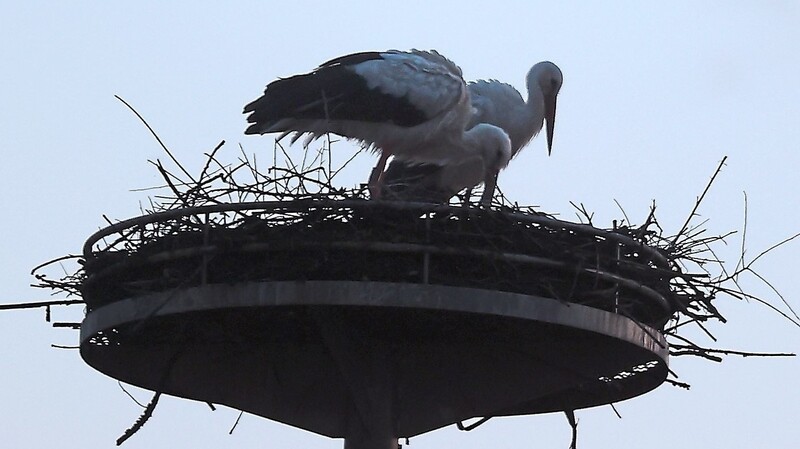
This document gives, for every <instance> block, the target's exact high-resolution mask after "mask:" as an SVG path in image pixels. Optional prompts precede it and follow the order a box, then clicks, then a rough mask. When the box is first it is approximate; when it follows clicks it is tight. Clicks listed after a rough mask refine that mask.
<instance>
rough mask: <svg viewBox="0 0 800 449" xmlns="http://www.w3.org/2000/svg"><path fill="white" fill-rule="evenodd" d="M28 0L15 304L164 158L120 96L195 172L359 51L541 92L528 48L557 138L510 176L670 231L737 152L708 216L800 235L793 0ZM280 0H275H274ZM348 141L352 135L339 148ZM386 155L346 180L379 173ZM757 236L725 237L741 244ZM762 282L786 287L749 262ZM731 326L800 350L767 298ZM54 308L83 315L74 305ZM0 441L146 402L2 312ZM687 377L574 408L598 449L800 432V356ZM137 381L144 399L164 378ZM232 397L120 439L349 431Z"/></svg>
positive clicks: (424, 441)
mask: <svg viewBox="0 0 800 449" xmlns="http://www.w3.org/2000/svg"><path fill="white" fill-rule="evenodd" d="M160 3H161V2H138V3H136V4H132V5H119V4H113V5H112V4H111V3H106V2H102V3H101V2H96V3H94V4H88V3H85V4H80V5H79V4H74V3H68V2H17V3H15V4H11V3H9V4H4V5H3V6H2V7H0V40H2V42H3V44H2V45H1V46H0V60H2V67H3V68H2V69H1V70H0V74H2V75H1V77H0V79H1V80H2V84H1V85H0V105H2V106H1V107H0V131H2V142H3V143H2V146H3V153H2V154H3V159H2V162H3V163H2V164H0V183H2V190H0V191H2V192H4V195H3V199H2V203H3V209H4V210H5V211H6V212H5V214H4V217H3V219H2V220H0V239H2V243H1V244H0V248H2V251H0V257H1V258H2V268H3V269H2V270H0V278H2V285H3V286H4V290H3V294H2V297H0V301H1V302H21V301H33V300H43V299H47V297H48V296H47V292H45V291H37V290H33V289H30V288H29V287H28V284H30V283H31V282H32V281H33V279H32V278H31V277H30V276H29V274H28V272H29V270H30V269H31V268H32V267H33V266H35V265H37V264H38V263H40V262H43V261H45V260H48V259H51V258H54V257H57V256H60V255H63V254H67V253H76V252H78V251H79V250H80V247H81V245H82V243H83V241H84V240H85V238H86V237H88V236H89V234H91V233H92V232H94V231H95V230H96V229H97V228H98V227H99V226H102V224H103V220H102V217H101V215H102V214H106V215H108V216H109V217H112V218H118V219H122V218H127V217H130V216H133V215H137V214H138V213H139V207H138V203H139V201H142V200H144V199H145V198H146V194H145V193H141V192H131V189H134V188H140V187H148V186H151V185H154V184H157V183H158V177H157V173H156V171H155V170H154V169H153V168H152V167H151V166H150V165H149V164H148V163H147V159H155V158H161V159H165V155H164V154H163V152H162V150H161V149H160V148H159V146H158V145H157V143H156V142H155V141H154V140H153V139H152V138H151V136H150V135H149V134H148V132H147V130H146V129H145V128H144V127H143V126H142V125H141V124H140V123H139V122H138V121H137V119H136V118H135V117H134V116H133V115H132V114H131V113H130V112H129V111H128V110H126V108H125V107H124V106H123V105H122V104H120V103H119V102H118V101H117V100H115V99H114V97H113V96H114V95H115V94H118V95H120V96H122V97H124V98H125V99H126V100H128V101H129V102H130V103H131V104H133V105H134V107H136V108H137V109H138V110H139V112H141V113H142V114H143V115H144V116H145V118H146V119H147V120H148V121H149V123H150V124H151V125H152V126H154V127H155V129H156V130H157V132H158V133H159V135H160V136H161V138H162V139H163V140H164V142H165V143H166V144H167V145H168V146H169V147H170V149H171V150H172V151H173V152H174V153H175V154H176V155H177V157H179V158H180V159H181V160H182V161H183V162H185V163H186V165H187V166H188V167H189V168H190V169H195V170H197V169H199V168H200V166H201V164H202V163H203V156H202V152H204V151H209V150H211V149H212V148H213V147H214V146H215V145H216V144H217V143H218V142H219V141H220V140H222V139H225V140H227V141H228V145H227V150H228V151H227V152H226V153H225V154H227V155H228V156H229V157H230V158H231V159H233V158H235V156H236V151H237V149H236V147H237V145H238V143H242V145H243V146H244V148H245V150H246V151H247V152H248V153H258V154H264V157H268V155H270V156H271V149H272V139H271V137H269V136H264V137H252V136H248V137H245V136H244V135H243V134H242V132H243V130H244V127H245V121H244V116H242V114H241V107H242V106H243V105H244V104H245V103H246V102H248V101H250V100H252V99H254V98H256V97H257V96H258V95H260V93H261V92H262V90H263V87H264V85H265V84H266V83H267V82H269V81H271V80H273V79H275V78H276V77H280V76H289V75H292V74H295V73H299V72H305V71H308V70H310V69H312V68H313V67H314V66H316V65H317V64H319V63H321V62H323V61H325V60H328V59H330V58H332V57H335V56H338V55H341V54H346V53H350V52H354V51H362V50H383V49H389V48H398V49H408V48H412V47H417V48H422V49H428V48H435V49H437V50H439V51H441V52H442V53H443V54H445V55H446V56H448V57H449V58H451V59H453V60H454V61H455V62H457V63H458V64H459V65H460V66H461V67H462V69H463V71H464V74H465V77H467V78H468V79H476V78H497V79H501V80H503V81H506V82H509V83H511V84H513V85H515V86H517V88H519V89H524V87H525V86H524V75H525V73H526V72H527V70H528V69H529V68H530V66H531V65H532V64H534V63H535V62H537V61H540V60H552V61H553V62H555V63H556V64H558V65H559V66H560V67H561V69H562V71H563V73H564V86H563V88H562V90H561V94H560V96H559V105H558V117H557V122H556V129H555V139H554V144H553V155H552V157H549V158H548V157H547V156H546V150H545V145H544V142H543V139H535V140H534V141H533V143H532V144H531V145H530V146H529V147H528V148H526V149H525V150H523V152H522V154H521V155H520V156H519V157H517V158H516V159H515V160H514V161H513V162H512V164H511V166H510V167H509V168H508V169H507V170H506V171H505V172H503V173H502V174H501V176H500V180H499V185H500V187H501V188H502V189H503V191H504V192H505V193H506V195H507V196H509V197H510V198H511V199H513V200H516V201H518V202H520V203H525V204H535V205H538V206H540V207H541V209H542V210H544V211H547V212H550V213H559V214H561V217H562V218H566V219H574V218H575V215H574V212H573V210H572V208H571V206H570V205H569V201H574V202H582V203H584V204H585V205H586V206H587V208H588V209H590V210H593V211H595V212H596V215H595V223H596V224H597V225H599V226H610V225H611V220H612V219H615V218H620V217H621V215H622V214H621V212H620V211H619V210H618V209H617V206H616V205H615V204H614V199H616V200H617V201H619V202H620V203H621V204H622V205H623V207H624V208H625V211H626V212H627V214H628V215H629V216H630V217H631V219H632V220H633V221H634V222H636V223H641V222H642V221H643V220H644V218H645V217H646V215H647V212H648V207H649V205H650V203H651V201H652V200H653V199H655V200H656V202H657V204H658V216H659V219H660V222H661V224H662V226H663V227H664V228H665V230H666V231H667V232H668V233H669V232H675V231H677V229H678V228H679V227H680V225H681V224H682V222H683V220H684V219H685V218H686V215H687V214H688V213H689V210H690V209H691V207H692V205H693V202H694V199H695V197H696V195H698V194H699V193H700V192H701V191H702V189H703V187H704V186H705V184H706V182H707V180H708V177H709V176H710V175H711V174H712V172H713V170H714V168H715V167H716V165H717V163H718V162H719V160H720V159H721V158H722V157H723V156H724V155H728V156H729V160H728V165H727V166H726V167H725V169H724V171H723V173H722V174H721V175H720V178H719V179H718V182H717V183H716V184H715V186H714V187H713V188H712V191H711V192H710V194H709V196H708V198H707V200H706V202H705V204H704V205H703V207H702V208H701V210H700V212H701V214H702V219H709V220H710V221H709V222H708V223H707V225H706V227H707V228H708V230H709V233H711V234H718V233H724V232H726V231H729V230H733V229H740V228H741V225H742V217H743V194H742V192H743V191H746V192H747V194H748V199H749V210H748V212H749V220H748V235H747V248H748V255H750V256H751V257H752V256H755V255H756V254H757V253H758V252H760V251H761V250H763V249H765V248H767V247H769V246H770V245H772V244H773V243H775V242H777V241H779V240H781V239H783V238H785V237H788V236H790V235H792V234H794V233H796V232H798V231H800V214H799V213H798V212H797V207H798V201H797V195H798V189H800V178H798V175H797V167H798V166H800V126H798V118H800V84H798V80H800V58H798V55H800V28H798V26H797V24H798V23H800V4H798V3H796V2H778V1H770V2H758V3H756V2H750V3H747V2H722V1H717V2H704V3H703V4H702V5H700V4H698V3H697V2H661V3H660V4H659V5H652V4H649V2H633V1H631V2H620V3H616V4H615V7H614V8H610V7H601V6H586V5H585V4H583V3H577V2H551V3H534V2H529V1H517V2H514V1H494V2H488V3H486V4H483V5H480V6H477V5H475V4H468V3H466V2H439V3H437V4H436V5H430V4H429V3H430V2H418V1H407V2H404V6H402V7H399V6H391V7H390V6H386V5H385V4H383V3H380V2H349V3H347V2H329V1H327V2H302V1H293V2H239V3H237V4H235V5H233V6H227V5H226V6H225V7H223V6H222V3H218V2H205V1H200V2H174V3H171V4H170V5H169V6H162V5H161V4H160ZM269 3H277V4H276V5H270V4H269ZM334 149H335V150H340V151H341V154H343V155H345V156H346V155H348V153H349V152H350V151H351V147H350V146H349V145H347V144H344V143H342V144H339V145H337V146H336V147H334ZM373 163H374V157H370V156H368V155H364V156H362V157H360V158H359V159H358V160H357V161H356V165H354V167H353V169H352V170H351V171H350V172H349V173H348V177H347V178H343V179H342V180H341V182H342V183H343V184H346V185H353V184H356V183H359V182H364V181H365V180H366V178H367V175H368V173H369V167H370V166H371V165H372V164H373ZM740 236H741V235H738V236H735V237H733V238H731V239H730V240H729V244H728V246H722V247H720V248H719V255H720V257H722V258H723V259H726V260H728V261H730V262H733V261H735V259H736V257H737V256H738V253H737V250H738V248H739V245H740V240H739V238H740ZM798 249H800V242H795V243H792V244H790V245H788V246H786V247H784V248H781V249H779V250H777V251H776V252H774V253H773V254H771V255H770V256H769V257H767V258H765V259H763V260H762V261H760V262H759V264H758V265H757V266H756V269H757V270H758V271H759V273H761V274H762V275H764V276H766V277H767V278H768V279H769V280H770V281H772V282H773V284H774V285H775V286H776V287H777V288H778V289H780V290H781V291H782V292H783V293H784V294H785V295H786V297H787V298H788V299H789V301H791V303H792V304H793V306H794V307H795V308H796V309H800V300H798V299H797V298H798V293H800V277H798V276H797V268H796V264H795V263H794V262H795V261H794V257H793V256H795V255H796V254H797V252H798ZM744 285H745V286H746V287H747V288H749V289H750V290H751V291H752V292H754V293H756V294H761V295H764V296H765V297H769V298H772V299H774V300H775V301H777V298H775V297H774V296H771V295H770V292H769V291H768V289H767V288H766V287H764V286H763V285H761V284H760V283H758V282H757V281H756V280H754V279H750V280H747V281H745V284H744ZM718 307H720V309H721V311H722V313H723V314H724V315H726V316H727V317H728V318H729V321H730V322H729V324H727V325H724V326H712V331H713V332H714V333H715V335H716V336H717V337H718V338H719V341H718V342H717V343H713V342H707V343H708V344H709V345H716V346H719V347H727V348H735V349H741V350H753V351H771V350H772V351H787V352H789V351H793V352H797V351H799V350H800V330H798V329H797V328H793V327H792V326H791V325H790V324H789V323H787V322H785V321H784V320H782V319H781V318H779V317H778V316H777V315H775V314H773V313H770V312H769V311H767V310H766V309H765V308H764V307H761V306H759V305H758V304H755V303H749V304H748V303H741V302H738V301H736V300H733V299H730V298H720V300H719V301H718ZM55 318H57V319H63V320H71V319H79V318H80V310H73V311H69V310H58V311H56V315H55ZM0 338H2V341H3V342H4V344H3V345H2V347H0V360H2V365H0V367H2V369H0V404H2V407H0V441H3V446H4V447H55V446H58V447H61V448H64V449H70V448H87V447H111V446H113V444H114V441H115V439H116V438H117V437H118V436H119V435H120V434H121V433H122V431H124V430H125V429H126V428H128V427H129V426H130V425H131V424H132V423H133V421H134V420H135V419H136V418H137V417H138V415H139V413H140V409H139V408H138V406H136V405H135V404H133V403H132V402H131V401H130V400H129V399H128V398H127V397H126V396H125V395H124V394H123V393H122V392H121V391H120V390H119V388H118V387H117V385H116V382H115V381H113V380H112V379H109V378H107V377H105V376H104V375H102V374H100V373H98V372H96V371H94V370H92V369H91V368H89V367H88V366H86V365H85V364H83V362H82V360H81V359H80V357H79V355H78V353H77V351H65V350H56V349H51V348H50V347H49V345H50V344H51V343H57V344H67V345H68V344H75V343H76V342H77V333H76V332H73V331H68V330H59V329H51V328H49V327H48V325H47V323H45V322H44V320H43V312H42V311H23V312H4V313H0ZM671 367H672V369H673V370H675V371H676V372H677V373H678V374H679V375H680V376H681V380H683V381H685V382H689V383H691V384H692V389H691V390H690V391H688V392H687V391H683V390H679V389H676V388H674V387H670V386H666V385H665V386H662V387H660V388H659V389H657V390H656V391H655V392H653V393H651V394H648V395H646V396H643V397H640V398H637V399H633V400H630V401H627V402H623V403H621V404H618V406H617V408H618V410H619V411H620V413H621V414H622V416H623V419H622V420H619V419H617V418H616V416H615V415H614V413H613V411H612V410H611V409H610V408H609V407H601V408H597V409H592V410H588V411H581V412H578V418H579V419H580V434H579V444H580V446H581V447H594V448H598V447H612V446H613V447H625V448H632V447H641V446H643V445H647V446H648V447H651V448H673V447H682V448H686V449H691V448H700V447H703V448H705V447H771V448H790V447H795V446H796V444H797V441H798V439H800V427H798V426H797V424H796V417H797V416H798V415H800V389H798V388H797V379H798V375H800V361H798V359H797V358H795V359H737V358H728V359H726V360H725V362H724V363H722V364H714V363H712V362H707V361H702V360H694V359H686V358H677V359H673V360H672V364H671ZM134 391H136V395H137V397H138V398H140V400H147V399H148V398H149V394H148V393H147V392H142V391H138V390H135V389H134ZM236 415H237V413H236V412H235V411H233V410H229V409H225V408H220V409H218V410H217V411H216V412H211V411H210V410H209V409H208V407H207V406H205V405H204V404H201V403H196V402H190V401H185V400H182V399H177V398H171V397H166V398H163V399H162V401H161V403H160V404H159V407H158V408H157V410H156V413H155V415H154V417H153V418H152V420H151V421H150V422H149V423H148V424H147V425H146V426H145V428H144V429H143V430H142V431H140V432H139V434H137V435H136V436H134V437H133V438H131V439H130V440H129V441H128V442H126V443H125V444H124V447H127V448H128V449H135V448H145V447H147V448H159V447H190V446H191V447H196V448H212V447H214V448H216V447H237V448H242V449H245V448H257V447H258V448H262V447H268V448H275V449H279V448H286V449H290V448H291V449H295V448H300V447H303V448H339V447H341V444H342V443H341V441H338V440H329V439H326V438H323V437H319V436H316V435H312V434H309V433H306V432H303V431H300V430H295V429H292V428H289V427H286V426H283V425H280V424H277V423H274V422H270V421H267V420H265V419H262V418H259V417H255V416H250V415H245V417H244V418H242V421H241V423H240V424H239V427H238V428H237V430H236V431H235V432H234V434H233V435H232V436H229V435H228V433H227V432H228V429H229V428H230V426H231V425H232V424H233V422H234V420H235V419H236ZM411 443H412V447H415V448H417V449H425V448H435V447H461V448H484V447H492V448H521V447H567V446H568V444H569V426H568V425H567V423H566V420H565V419H564V417H563V415H547V416H531V417H522V418H508V419H497V420H492V421H490V422H489V423H487V424H485V425H484V426H482V427H480V428H478V429H476V430H475V431H473V432H469V433H464V432H459V431H457V430H456V429H455V428H447V429H444V430H440V431H436V432H433V433H431V434H427V435H423V436H420V437H417V438H414V439H412V441H411Z"/></svg>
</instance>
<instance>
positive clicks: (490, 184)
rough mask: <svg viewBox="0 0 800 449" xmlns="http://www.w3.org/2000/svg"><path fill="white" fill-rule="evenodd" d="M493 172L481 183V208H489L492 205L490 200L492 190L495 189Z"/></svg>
mask: <svg viewBox="0 0 800 449" xmlns="http://www.w3.org/2000/svg"><path fill="white" fill-rule="evenodd" d="M498 174H499V172H495V173H493V174H490V175H488V176H487V177H486V180H485V181H484V182H483V184H484V185H483V195H481V206H485V207H489V206H491V205H492V198H493V197H494V190H495V188H496V187H497V175H498Z"/></svg>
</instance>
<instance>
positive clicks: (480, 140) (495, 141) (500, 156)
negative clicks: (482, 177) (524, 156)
mask: <svg viewBox="0 0 800 449" xmlns="http://www.w3.org/2000/svg"><path fill="white" fill-rule="evenodd" d="M468 133H469V134H472V136H473V138H474V142H475V149H476V151H477V153H478V155H479V156H480V157H481V159H483V166H484V169H485V170H486V175H487V176H488V175H490V174H491V175H494V174H496V173H497V172H499V171H500V170H502V169H503V168H505V166H506V165H508V161H510V160H511V139H510V138H509V137H508V134H506V132H505V131H503V129H502V128H499V127H497V126H494V125H490V124H488V123H478V124H477V125H475V126H474V127H473V128H472V129H470V130H469V131H468Z"/></svg>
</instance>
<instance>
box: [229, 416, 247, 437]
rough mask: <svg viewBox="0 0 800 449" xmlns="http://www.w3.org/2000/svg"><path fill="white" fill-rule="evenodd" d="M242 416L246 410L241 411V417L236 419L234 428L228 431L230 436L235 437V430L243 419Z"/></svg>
mask: <svg viewBox="0 0 800 449" xmlns="http://www.w3.org/2000/svg"><path fill="white" fill-rule="evenodd" d="M242 415H244V410H239V416H237V417H236V422H235V423H233V427H231V430H229V431H228V435H233V430H234V429H236V426H238V425H239V420H240V419H242Z"/></svg>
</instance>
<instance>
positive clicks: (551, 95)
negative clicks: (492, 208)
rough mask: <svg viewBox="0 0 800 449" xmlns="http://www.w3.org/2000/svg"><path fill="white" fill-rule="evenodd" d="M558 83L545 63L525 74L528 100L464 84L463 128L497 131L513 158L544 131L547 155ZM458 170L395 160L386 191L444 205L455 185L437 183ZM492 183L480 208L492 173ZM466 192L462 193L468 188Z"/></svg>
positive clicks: (502, 86)
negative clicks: (466, 111) (483, 126)
mask: <svg viewBox="0 0 800 449" xmlns="http://www.w3.org/2000/svg"><path fill="white" fill-rule="evenodd" d="M562 83H563V75H562V74H561V70H560V69H559V68H558V66H556V65H555V64H553V63H552V62H549V61H544V62H540V63H537V64H535V65H534V66H533V67H531V69H530V70H529V71H528V75H527V77H526V84H527V87H528V99H527V101H526V100H523V98H522V95H521V94H520V93H519V92H518V91H517V90H516V89H515V88H514V87H512V86H511V85H509V84H506V83H502V82H499V81H496V80H489V81H484V80H481V81H475V82H472V83H470V84H469V93H470V96H471V104H472V107H473V108H474V114H473V115H472V116H471V117H470V121H469V123H468V125H467V127H468V128H470V127H474V126H476V125H477V124H479V123H489V124H492V125H495V126H499V127H500V128H502V129H503V130H505V131H506V133H508V135H509V137H510V138H511V154H512V158H513V157H514V156H515V155H517V153H519V151H520V150H521V149H522V148H524V147H525V146H526V145H527V144H528V143H529V142H530V141H531V139H532V138H533V137H534V136H536V135H537V134H539V132H540V131H541V130H542V128H543V127H544V125H546V128H545V129H546V134H547V153H548V154H550V152H551V150H552V146H553V130H554V127H555V116H556V99H557V96H558V92H559V91H560V89H561V85H562ZM454 170H457V168H456V167H455V166H452V165H451V166H444V165H440V166H434V167H431V166H425V164H418V163H416V164H415V163H407V162H405V161H403V160H402V159H400V158H398V159H396V160H395V161H392V163H391V164H390V166H389V169H388V170H387V174H386V184H387V190H388V191H389V192H390V193H391V194H392V196H394V197H396V198H399V199H419V197H426V198H428V199H431V200H436V201H441V202H444V201H448V200H449V199H450V198H451V197H452V196H453V195H455V194H457V193H458V192H459V191H460V190H462V189H463V188H464V187H461V189H459V190H454V188H456V187H459V186H460V185H457V184H451V185H447V184H445V183H441V182H439V181H438V180H439V179H444V180H446V179H450V178H451V177H452V175H451V174H450V173H449V172H453V171H454ZM494 176H495V177H494V179H493V180H486V186H485V188H484V193H483V196H482V197H481V202H482V203H484V204H486V203H488V202H489V201H491V198H492V195H493V194H494V187H495V185H496V182H497V174H496V173H495V175H494ZM473 181H474V183H473V184H472V186H474V185H477V184H478V183H479V182H481V181H484V179H474V178H473V179H471V180H468V181H465V182H462V183H461V184H470V183H472V182H473ZM472 186H467V188H469V187H472Z"/></svg>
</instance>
